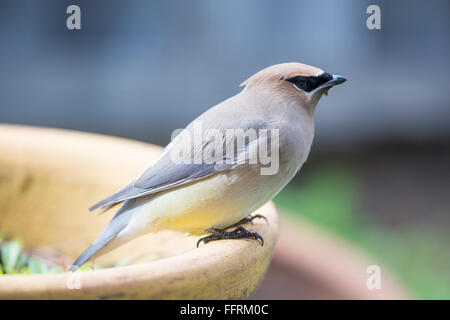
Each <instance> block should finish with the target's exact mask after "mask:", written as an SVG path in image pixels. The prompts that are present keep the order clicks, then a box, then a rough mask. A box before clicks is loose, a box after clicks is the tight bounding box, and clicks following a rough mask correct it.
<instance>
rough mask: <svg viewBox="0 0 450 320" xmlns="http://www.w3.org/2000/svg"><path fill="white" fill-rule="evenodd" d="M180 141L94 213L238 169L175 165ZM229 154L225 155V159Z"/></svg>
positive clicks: (219, 166) (228, 165) (202, 147)
mask: <svg viewBox="0 0 450 320" xmlns="http://www.w3.org/2000/svg"><path fill="white" fill-rule="evenodd" d="M177 143H179V142H177V141H176V139H175V140H173V141H172V143H170V144H169V145H168V146H167V147H166V148H165V149H164V150H163V153H162V154H161V156H160V157H159V158H157V159H156V160H155V162H154V163H153V164H152V165H151V166H150V167H149V168H147V169H146V170H145V171H144V172H143V173H142V174H141V175H140V176H139V177H138V178H137V179H136V180H134V181H133V182H131V183H129V184H128V185H126V186H125V187H124V188H122V189H121V190H119V191H117V192H116V193H114V194H113V195H111V196H110V197H108V198H106V199H104V200H102V201H100V202H99V203H97V204H95V205H94V206H92V207H91V208H89V210H90V211H92V210H95V209H97V208H103V207H109V206H112V205H114V204H116V203H118V202H122V201H125V200H128V199H133V198H137V197H141V196H145V195H149V194H153V193H156V192H160V191H163V190H167V189H170V188H173V187H176V186H180V185H183V184H186V183H189V182H193V181H196V180H199V179H202V178H206V177H209V176H211V175H213V174H215V173H217V172H221V171H225V170H229V169H232V168H233V167H235V166H236V162H234V163H230V162H231V161H227V163H223V164H216V163H212V164H207V163H199V164H196V163H187V164H186V163H179V164H177V163H175V162H174V161H173V160H172V158H171V155H170V152H171V149H172V148H173V147H174V145H176V144H177ZM207 147H208V143H206V144H205V145H203V146H201V147H200V148H199V150H194V151H193V152H194V153H195V152H203V150H205V148H207ZM226 156H227V155H225V156H224V158H225V157H226Z"/></svg>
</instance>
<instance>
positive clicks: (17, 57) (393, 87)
mask: <svg viewBox="0 0 450 320" xmlns="http://www.w3.org/2000/svg"><path fill="white" fill-rule="evenodd" d="M70 4H78V5H79V6H80V7H81V11H82V30H80V31H69V30H67V28H66V22H65V21H66V18H67V14H66V13H65V11H66V8H67V6H68V5H70ZM370 4H378V5H379V6H380V7H381V26H382V29H381V30H368V29H367V28H366V18H367V16H368V15H367V14H366V8H367V6H368V5H370ZM449 18H450V2H449V1H445V0H444V1H356V0H355V1H334V0H329V1H298V0H292V1H287V0H285V1H260V0H251V1H250V0H246V1H240V0H229V1H211V0H196V1H183V0H174V1H106V0H104V1H100V0H96V1H62V0H54V1H20V0H7V1H5V0H4V1H2V2H0V43H1V47H0V48H1V50H0V70H1V73H0V74H1V76H0V122H6V123H20V124H32V125H39V126H51V127H60V128H70V129H77V130H85V131H91V132H100V133H106V134H112V135H118V136H124V137H130V138H135V139H140V140H144V141H148V142H153V143H158V144H165V143H167V141H168V140H169V139H170V133H171V132H172V130H173V129H175V128H179V127H183V126H185V125H186V124H187V123H188V122H189V121H190V120H192V119H193V118H194V117H195V116H197V115H198V114H200V113H201V112H203V111H204V110H206V109H207V108H209V107H211V106H213V105H214V104H216V103H218V102H220V101H222V100H224V99H226V98H228V97H229V96H231V95H233V94H236V93H237V92H239V90H240V89H239V87H238V85H239V84H240V83H241V82H242V81H243V80H245V79H246V78H247V77H249V76H250V75H251V74H253V73H255V72H256V71H259V70H260V69H262V68H264V67H266V66H269V65H272V64H276V63H280V62H290V61H299V62H304V63H307V64H311V65H314V66H318V67H320V68H322V69H324V70H326V71H329V72H331V73H338V74H341V75H343V76H345V77H346V78H348V79H349V82H347V83H346V84H345V85H343V86H340V87H338V88H335V89H332V90H331V91H330V94H329V95H328V97H325V98H324V99H323V100H322V101H321V102H320V104H319V106H318V111H317V117H316V119H317V129H316V131H317V140H316V148H319V149H321V150H332V149H337V148H343V147H344V148H348V149H351V148H357V147H360V146H370V145H372V144H383V143H388V142H390V141H400V142H408V143H428V142H431V141H433V142H435V141H448V140H450V139H449V137H450V99H449V93H448V91H449V80H448V78H449V71H450V68H449V51H450V50H449V49H450V44H449V38H450V37H449V30H450V19H449Z"/></svg>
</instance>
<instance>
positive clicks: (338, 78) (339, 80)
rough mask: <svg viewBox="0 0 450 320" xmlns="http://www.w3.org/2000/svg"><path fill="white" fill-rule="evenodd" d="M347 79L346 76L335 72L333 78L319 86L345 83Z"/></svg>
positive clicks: (327, 86) (328, 86) (324, 86)
mask: <svg viewBox="0 0 450 320" xmlns="http://www.w3.org/2000/svg"><path fill="white" fill-rule="evenodd" d="M345 81H347V79H345V78H344V77H341V76H338V75H336V74H333V79H331V80H330V81H328V82H325V83H324V84H322V85H320V86H319V88H330V87H333V86H335V85H338V84H341V83H344V82H345ZM319 88H318V89H319Z"/></svg>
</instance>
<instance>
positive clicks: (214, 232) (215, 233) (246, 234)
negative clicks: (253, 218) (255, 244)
mask: <svg viewBox="0 0 450 320" xmlns="http://www.w3.org/2000/svg"><path fill="white" fill-rule="evenodd" d="M206 231H208V232H210V233H211V234H210V235H209V236H206V237H204V238H201V239H199V240H198V241H197V247H198V245H199V244H200V243H201V242H203V243H205V244H206V243H208V242H211V241H216V240H224V239H254V240H261V245H262V246H263V245H264V239H263V238H262V237H261V236H260V235H259V233H257V232H251V231H248V230H247V229H244V228H243V227H237V228H236V229H234V230H233V231H226V230H222V229H217V228H210V229H207V230H206Z"/></svg>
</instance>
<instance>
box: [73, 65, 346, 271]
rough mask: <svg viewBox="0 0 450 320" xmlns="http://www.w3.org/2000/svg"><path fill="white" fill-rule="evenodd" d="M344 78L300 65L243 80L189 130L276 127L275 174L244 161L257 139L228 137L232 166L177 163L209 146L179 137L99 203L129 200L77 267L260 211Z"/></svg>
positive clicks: (304, 150) (294, 164)
mask: <svg viewBox="0 0 450 320" xmlns="http://www.w3.org/2000/svg"><path fill="white" fill-rule="evenodd" d="M343 81H345V79H343V78H341V77H338V76H332V75H330V74H328V73H324V72H323V71H322V70H320V69H318V68H315V67H311V66H308V65H304V64H300V63H284V64H279V65H274V66H271V67H268V68H266V69H263V70H262V71H260V72H258V73H256V74H255V75H253V76H252V77H250V78H249V79H247V80H246V81H244V82H243V83H242V85H241V86H244V87H245V88H244V89H243V90H242V91H241V92H240V93H238V94H237V95H235V96H233V97H231V98H229V99H228V100H225V101H224V102H222V103H219V104H218V105H216V106H214V107H212V108H211V109H209V110H207V111H206V112H205V113H203V114H202V115H200V116H199V117H198V118H197V119H195V120H194V121H193V122H191V123H190V124H189V125H188V126H187V127H186V128H185V131H184V132H183V134H190V135H191V136H193V135H195V132H196V131H195V130H196V125H197V124H198V123H201V125H202V127H203V130H216V131H217V132H218V133H219V135H221V136H225V135H226V132H227V129H242V130H248V129H255V130H258V132H261V130H268V131H270V130H277V132H279V148H278V150H277V154H278V159H277V160H278V167H277V168H276V169H277V170H276V172H275V173H274V174H269V175H266V174H262V172H263V170H264V168H265V166H264V165H263V164H262V163H261V162H259V161H258V162H257V163H248V162H242V161H239V160H240V159H241V160H242V158H243V157H244V156H245V155H246V152H249V151H250V152H251V151H252V150H259V148H260V147H261V146H260V140H258V138H256V139H252V138H251V137H249V139H248V141H246V143H245V146H244V148H242V149H238V150H235V148H234V147H232V146H233V145H232V144H231V142H230V141H226V145H225V148H224V150H225V152H224V154H223V159H232V162H231V163H220V161H219V162H215V163H174V161H173V153H174V150H188V149H189V150H191V151H192V155H193V158H194V159H195V158H196V156H198V155H204V154H205V153H208V152H209V149H210V148H211V144H210V143H205V142H201V143H196V142H194V144H193V145H190V144H189V145H188V142H187V141H186V140H184V139H183V138H182V137H183V135H182V134H180V135H179V136H178V137H177V138H175V140H173V141H172V143H170V144H169V145H168V146H167V147H166V148H165V150H164V151H163V153H162V155H161V156H160V157H158V159H156V161H155V162H154V163H153V164H152V165H151V166H150V167H148V168H147V169H146V170H145V171H144V172H143V173H142V174H141V175H140V176H139V177H137V178H136V179H135V180H134V181H133V182H131V183H130V184H128V185H127V186H126V187H125V188H124V189H122V190H120V191H118V192H117V193H116V194H114V195H112V196H111V197H109V198H107V199H105V200H104V201H102V202H100V203H99V204H97V205H95V206H94V207H93V208H97V207H107V206H110V205H113V204H115V203H118V202H122V201H124V204H123V205H122V207H121V209H120V210H119V211H118V213H117V214H116V215H115V217H114V218H113V219H112V220H111V222H110V223H109V224H108V226H106V228H105V229H104V231H103V232H102V233H101V234H100V236H99V237H98V238H97V240H96V241H95V242H94V243H93V244H92V245H91V246H90V247H89V248H88V249H87V250H86V251H85V252H84V253H83V254H82V255H81V256H80V257H79V258H78V259H77V261H76V262H75V263H74V266H73V267H72V270H73V269H76V267H77V266H79V265H81V264H82V263H84V262H85V261H86V260H87V259H89V258H90V257H91V256H93V255H94V254H102V253H105V252H107V251H109V250H111V249H113V248H115V247H117V246H119V245H121V244H122V243H124V242H126V241H128V240H130V239H133V238H135V237H137V236H139V235H142V234H145V233H147V232H155V231H158V230H162V229H169V230H177V231H182V232H189V233H192V234H202V233H205V229H207V228H211V227H214V228H219V229H222V228H226V227H228V226H230V225H232V224H234V223H236V222H237V221H239V220H240V219H242V218H244V217H245V216H247V215H249V214H250V213H251V212H253V211H254V210H256V209H258V208H259V207H260V206H262V205H263V204H264V203H266V202H267V201H269V200H270V199H272V198H273V197H274V196H275V195H276V194H277V193H278V192H279V191H280V190H281V189H282V188H283V187H284V186H285V185H286V184H287V183H288V182H289V181H290V180H291V179H292V177H293V176H294V175H295V174H296V172H298V170H299V169H300V167H301V166H302V164H303V163H304V162H305V160H306V159H307V157H308V154H309V150H310V147H311V144H312V140H313V137H314V110H315V107H316V104H317V102H318V101H319V99H320V97H321V96H322V94H323V93H325V92H326V91H327V90H328V89H329V87H331V86H333V85H335V84H339V83H342V82H343ZM258 137H259V136H258ZM274 137H275V136H272V135H271V136H270V139H269V144H271V146H272V144H273V145H275V144H276V142H277V141H276V140H275V139H274ZM274 154H275V153H274ZM274 154H272V155H274ZM220 156H222V155H220ZM266 169H267V168H266Z"/></svg>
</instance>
